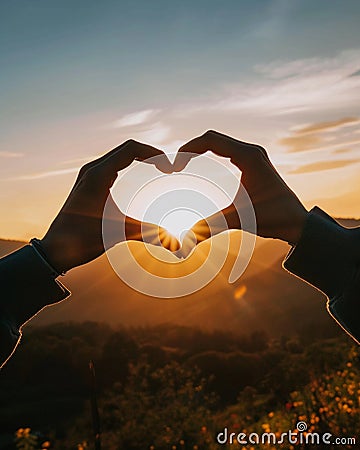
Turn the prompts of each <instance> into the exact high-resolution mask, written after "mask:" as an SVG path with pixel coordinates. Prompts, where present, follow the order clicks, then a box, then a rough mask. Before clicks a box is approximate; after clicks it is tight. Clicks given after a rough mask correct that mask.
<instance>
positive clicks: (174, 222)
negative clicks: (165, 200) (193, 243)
mask: <svg viewBox="0 0 360 450" xmlns="http://www.w3.org/2000/svg"><path fill="white" fill-rule="evenodd" d="M202 218H203V217H202V215H201V214H200V213H199V212H198V211H194V210H190V209H187V208H186V207H176V208H174V209H173V210H169V211H168V212H167V213H166V214H165V215H164V216H163V218H162V220H160V223H159V225H160V226H161V227H163V228H165V229H166V230H167V231H168V232H169V233H170V234H171V235H172V236H174V237H176V239H178V240H179V241H181V239H182V237H183V235H184V233H186V232H187V231H188V230H190V229H191V228H192V226H193V225H194V224H195V223H196V222H198V221H199V220H201V219H202Z"/></svg>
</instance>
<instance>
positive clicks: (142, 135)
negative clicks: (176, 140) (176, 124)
mask: <svg viewBox="0 0 360 450" xmlns="http://www.w3.org/2000/svg"><path fill="white" fill-rule="evenodd" d="M169 135H170V127H168V126H167V125H165V124H163V123H162V122H157V123H154V124H151V126H149V127H148V128H146V129H142V130H139V131H137V132H134V138H135V139H137V140H139V141H141V142H145V143H148V144H150V145H159V144H162V143H163V142H164V141H165V140H166V139H167V138H168V137H169Z"/></svg>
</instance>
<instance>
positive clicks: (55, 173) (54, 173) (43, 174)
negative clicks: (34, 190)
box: [11, 167, 79, 181]
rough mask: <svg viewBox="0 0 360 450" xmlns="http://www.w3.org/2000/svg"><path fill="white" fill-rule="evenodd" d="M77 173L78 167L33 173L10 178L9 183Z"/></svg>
mask: <svg viewBox="0 0 360 450" xmlns="http://www.w3.org/2000/svg"><path fill="white" fill-rule="evenodd" d="M78 171H79V168H78V167H73V168H71V169H61V170H49V171H44V172H38V173H33V174H29V175H19V176H17V177H13V178H11V181H20V180H40V179H41V178H49V177H54V176H58V175H66V174H69V173H77V172H78Z"/></svg>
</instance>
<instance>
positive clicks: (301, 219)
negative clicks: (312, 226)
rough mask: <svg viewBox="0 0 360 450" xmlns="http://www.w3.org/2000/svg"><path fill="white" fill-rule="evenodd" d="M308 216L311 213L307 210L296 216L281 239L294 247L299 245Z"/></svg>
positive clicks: (292, 218)
mask: <svg viewBox="0 0 360 450" xmlns="http://www.w3.org/2000/svg"><path fill="white" fill-rule="evenodd" d="M308 216H309V213H308V211H306V209H305V208H303V209H302V210H301V211H299V212H298V213H296V214H294V215H293V216H292V217H291V221H290V222H289V224H288V226H287V227H286V229H285V230H284V232H283V236H282V237H281V238H280V239H282V240H284V241H287V242H288V243H289V244H290V245H292V246H295V245H297V243H298V242H299V240H300V238H301V235H302V233H303V230H304V226H305V223H306V221H307V219H308Z"/></svg>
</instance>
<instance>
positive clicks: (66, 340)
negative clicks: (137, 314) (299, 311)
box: [0, 322, 360, 450]
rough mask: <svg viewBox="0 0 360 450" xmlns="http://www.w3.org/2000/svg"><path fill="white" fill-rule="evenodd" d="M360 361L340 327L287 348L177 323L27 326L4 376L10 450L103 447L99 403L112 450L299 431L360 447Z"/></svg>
mask: <svg viewBox="0 0 360 450" xmlns="http://www.w3.org/2000/svg"><path fill="white" fill-rule="evenodd" d="M359 356H360V354H359V350H358V348H357V346H355V345H354V344H353V342H352V340H351V339H350V338H349V337H347V336H346V335H345V334H344V333H343V332H342V331H341V330H340V329H338V328H337V327H334V328H331V329H330V330H329V329H321V327H319V328H318V327H308V328H306V329H303V330H302V331H301V332H300V333H298V334H296V335H292V336H286V335H284V336H281V337H280V338H273V337H269V336H268V335H267V334H266V333H265V332H264V331H262V330H255V331H254V332H253V333H250V334H242V333H241V332H239V333H233V332H228V331H226V332H223V331H204V330H201V329H200V328H195V327H185V326H176V325H173V324H163V325H158V326H151V327H133V328H124V327H117V328H112V327H110V326H109V325H106V324H102V323H96V322H84V323H71V322H67V323H65V322H63V323H57V324H53V325H47V326H42V327H27V328H26V338H24V339H23V342H22V343H21V345H20V346H19V348H18V351H17V352H16V354H15V355H14V356H13V358H12V359H11V360H10V361H9V363H8V364H7V365H6V366H5V368H4V369H3V370H2V372H1V373H0V427H1V429H0V448H1V449H4V450H5V449H8V450H11V449H23V450H38V449H45V448H46V449H47V448H49V449H58V450H72V449H74V450H83V449H92V448H94V428H93V423H92V408H91V399H93V400H94V398H96V401H97V404H98V413H99V419H100V425H101V443H102V447H101V448H102V449H106V450H120V449H127V450H145V449H149V450H167V449H172V450H175V449H176V450H179V449H183V450H185V449H186V450H189V449H191V450H201V449H204V450H205V449H206V450H208V449H216V448H242V447H241V446H240V445H238V444H237V443H236V442H235V443H234V444H233V445H230V444H228V443H227V444H224V445H220V444H219V443H218V442H217V440H216V437H217V435H218V433H219V432H221V431H223V430H224V428H225V427H227V429H228V430H230V431H232V432H234V433H236V434H237V433H240V432H243V433H247V434H249V433H264V432H265V433H266V432H271V433H274V434H275V436H277V437H279V436H280V435H281V433H282V432H286V431H287V430H293V431H294V432H295V433H296V432H297V431H296V430H297V429H296V424H297V423H298V422H299V421H303V422H305V423H306V424H307V427H308V428H307V432H315V431H316V432H317V433H331V435H332V436H334V437H355V438H357V433H358V430H359V426H358V423H359V419H358V418H359V412H360V407H359V399H360V357H359ZM89 361H93V362H94V365H95V370H96V386H95V385H94V378H93V377H92V376H91V372H90V370H89ZM95 431H96V430H95ZM243 448H254V449H255V448H264V449H265V448H266V449H271V448H274V449H275V448H279V446H276V445H274V446H271V445H269V444H261V443H260V444H258V445H255V446H251V445H250V446H246V447H243ZM283 448H289V449H290V448H305V446H302V445H296V446H292V445H289V446H286V445H285V446H284V447H283ZM306 448H309V447H308V446H307V447H306ZM314 448H315V447H314ZM317 448H321V447H317ZM326 448H328V449H331V448H338V449H339V448H351V445H350V444H347V443H344V444H342V445H336V446H334V447H332V446H331V445H327V446H326ZM353 448H355V447H353Z"/></svg>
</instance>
